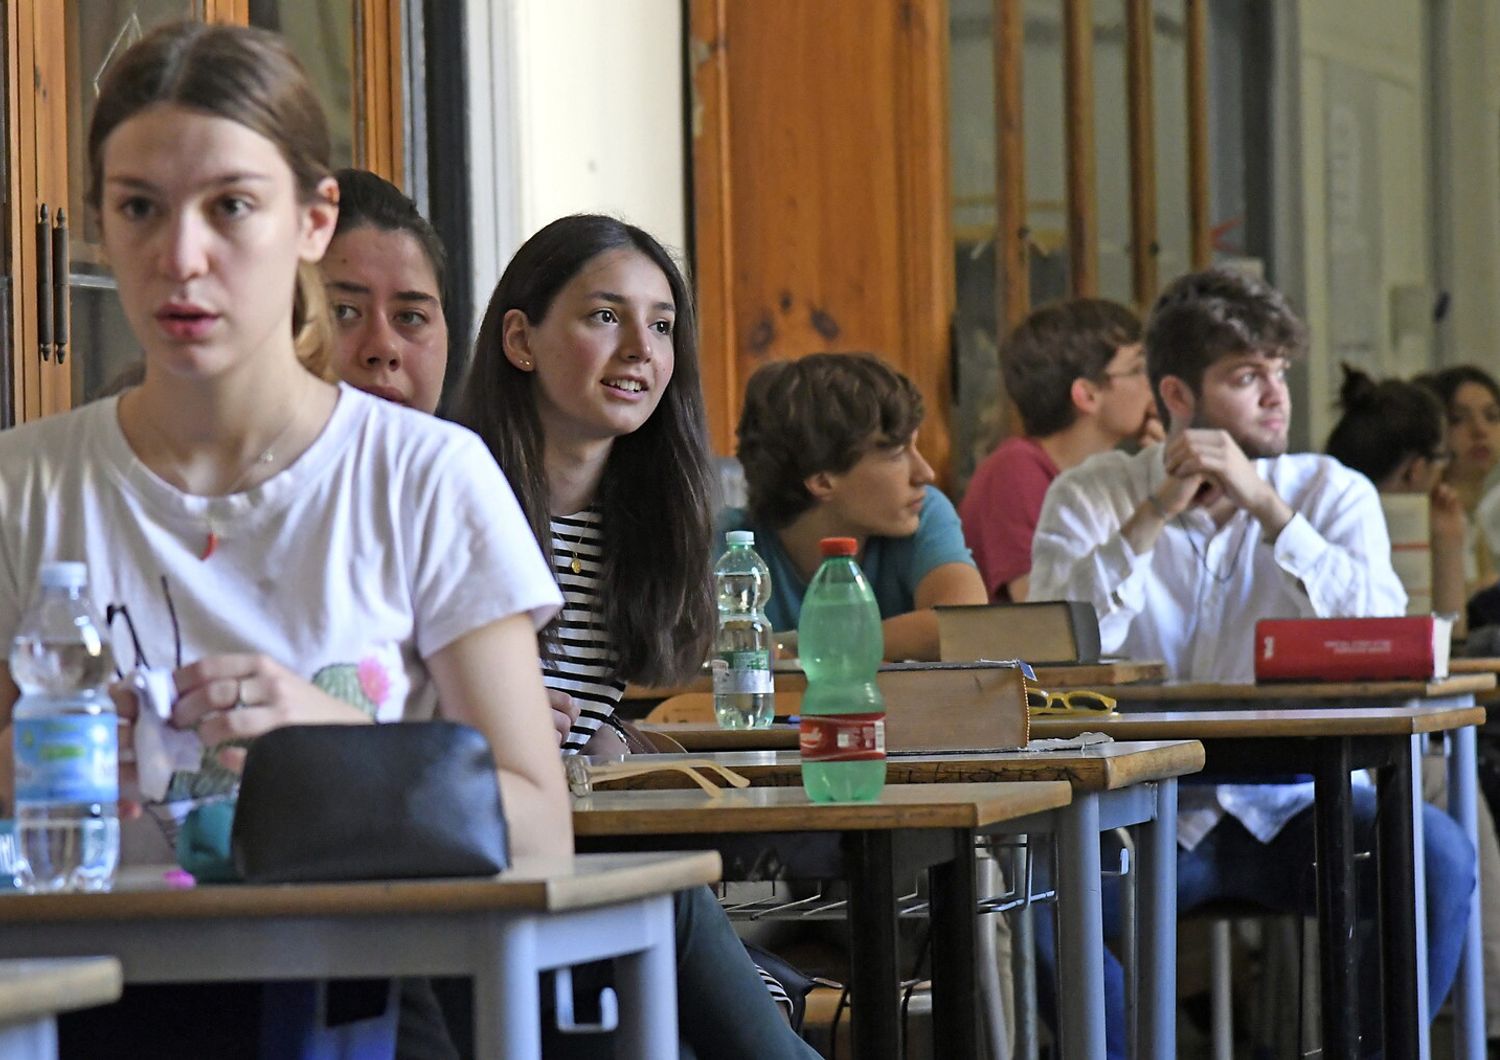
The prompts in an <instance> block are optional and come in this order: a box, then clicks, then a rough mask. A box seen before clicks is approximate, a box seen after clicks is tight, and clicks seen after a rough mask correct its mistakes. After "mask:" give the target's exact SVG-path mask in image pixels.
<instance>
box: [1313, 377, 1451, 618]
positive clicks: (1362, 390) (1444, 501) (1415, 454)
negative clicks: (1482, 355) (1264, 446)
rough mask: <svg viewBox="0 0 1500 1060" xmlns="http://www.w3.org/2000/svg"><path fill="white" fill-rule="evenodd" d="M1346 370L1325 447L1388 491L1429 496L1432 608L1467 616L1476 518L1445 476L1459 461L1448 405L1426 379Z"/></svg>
mask: <svg viewBox="0 0 1500 1060" xmlns="http://www.w3.org/2000/svg"><path fill="white" fill-rule="evenodd" d="M1343 368H1344V382H1343V385H1342V386H1341V387H1340V388H1339V405H1340V406H1341V407H1342V408H1343V410H1344V414H1343V416H1342V417H1340V419H1339V421H1338V423H1337V424H1335V425H1334V428H1333V431H1332V433H1330V434H1329V435H1328V444H1327V445H1326V446H1325V447H1324V448H1325V451H1326V452H1327V453H1328V455H1329V456H1331V457H1333V458H1334V459H1335V460H1337V461H1338V462H1339V463H1341V464H1343V465H1344V466H1345V467H1350V468H1353V469H1354V470H1355V471H1358V472H1360V473H1361V474H1362V475H1364V476H1365V477H1366V478H1368V479H1369V480H1370V481H1371V482H1373V483H1374V484H1375V488H1376V489H1377V490H1378V491H1380V492H1381V493H1382V494H1403V493H1404V494H1425V495H1426V496H1427V497H1428V498H1429V500H1430V515H1429V518H1428V533H1429V538H1430V545H1431V550H1432V583H1431V584H1432V610H1434V611H1436V612H1438V613H1439V614H1448V615H1456V616H1459V619H1460V620H1461V619H1462V615H1463V610H1464V601H1465V599H1466V596H1465V591H1464V559H1465V552H1464V541H1465V535H1466V534H1467V533H1468V523H1469V520H1468V517H1467V516H1466V515H1465V514H1464V509H1463V505H1462V503H1460V501H1459V499H1458V494H1457V493H1456V492H1455V491H1454V489H1453V487H1452V486H1450V485H1448V484H1447V483H1445V482H1443V481H1442V477H1443V471H1444V470H1445V469H1446V468H1447V467H1448V466H1449V465H1450V464H1451V463H1452V461H1453V451H1452V450H1451V449H1449V448H1448V445H1449V437H1450V432H1449V430H1448V427H1447V424H1446V422H1445V413H1444V410H1443V405H1442V402H1440V401H1439V400H1438V398H1437V395H1436V394H1435V393H1433V391H1432V390H1431V389H1430V388H1428V387H1426V386H1423V385H1421V384H1418V383H1408V382H1405V381H1403V380H1400V379H1384V380H1381V381H1380V382H1378V383H1377V382H1376V381H1375V380H1374V379H1371V378H1370V377H1369V376H1368V375H1366V374H1365V373H1364V372H1361V371H1360V370H1359V369H1357V368H1354V367H1352V366H1350V365H1347V364H1346V365H1344V366H1343Z"/></svg>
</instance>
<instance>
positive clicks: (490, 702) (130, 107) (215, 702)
mask: <svg viewBox="0 0 1500 1060" xmlns="http://www.w3.org/2000/svg"><path fill="white" fill-rule="evenodd" d="M88 150H89V173H88V178H89V191H88V195H89V202H90V205H91V206H93V207H94V208H95V209H96V210H97V211H98V216H99V219H100V223H101V227H102V233H103V241H104V246H105V249H106V251H107V253H108V255H109V259H110V262H111V265H112V266H113V268H114V270H115V273H116V275H117V277H118V280H119V293H120V299H121V302H122V304H123V307H124V310H125V316H126V319H127V320H128V321H129V323H130V327H131V330H132V332H133V333H134V335H135V337H136V339H137V341H138V342H139V343H140V345H141V347H142V349H143V351H144V357H145V374H144V380H143V382H142V383H141V384H140V385H139V386H137V387H135V388H133V389H130V390H127V391H126V392H125V393H124V394H123V395H121V396H119V397H117V398H111V399H108V400H104V401H99V402H96V403H94V404H92V405H89V406H85V407H84V408H81V409H78V410H76V411H74V412H71V413H68V414H66V415H64V416H59V417H55V418H52V419H47V420H43V421H41V422H39V423H35V424H29V425H26V426H24V427H21V428H18V429H16V430H14V431H10V432H7V433H6V434H5V435H3V436H0V511H4V512H5V516H6V518H5V519H4V520H3V525H0V640H5V641H7V642H8V639H9V638H10V637H11V635H12V634H13V632H14V629H15V626H16V623H17V621H18V618H19V616H20V614H21V611H22V610H23V608H24V607H25V605H26V602H27V600H28V599H29V597H30V596H31V594H32V590H33V587H34V583H35V579H36V572H37V571H38V569H39V567H40V566H41V564H42V563H43V562H44V561H47V560H55V559H79V560H85V561H87V562H88V564H89V568H90V576H91V588H92V591H93V595H94V598H95V602H96V604H97V605H98V606H99V608H100V610H101V611H102V610H103V607H104V605H105V604H123V605H125V607H126V609H127V611H128V614H129V615H130V618H131V623H132V625H133V626H134V629H135V631H136V633H137V635H138V636H137V637H136V638H135V639H136V640H137V641H138V643H139V649H137V648H136V645H135V644H134V643H132V640H131V639H130V638H126V637H125V636H124V633H123V631H122V630H121V628H120V627H119V626H117V627H116V629H115V632H116V633H117V636H116V637H115V641H114V643H115V647H116V654H117V655H119V656H121V657H122V658H121V660H120V661H121V663H122V665H124V666H125V667H126V668H129V666H131V665H132V663H134V664H137V665H140V664H150V665H154V666H158V667H161V666H168V667H175V668H176V673H175V677H176V687H177V694H178V698H177V700H176V703H175V705H174V707H173V718H172V721H173V723H174V724H176V725H178V726H179V727H193V728H196V729H197V731H198V733H199V734H200V735H201V736H202V738H203V740H204V742H205V744H207V745H210V746H212V745H215V744H218V743H221V742H223V741H228V740H242V739H248V738H252V737H254V736H256V735H259V734H260V733H263V732H265V731H267V730H269V729H272V728H275V727H277V726H280V725H287V724H301V723H313V722H323V723H329V722H344V723H349V724H362V723H369V722H371V721H376V720H379V721H387V720H400V719H420V718H423V717H430V716H432V714H433V712H434V711H435V710H437V709H438V707H437V704H438V703H441V713H442V714H443V715H444V716H445V717H448V718H451V719H454V720H459V721H463V722H467V723H468V724H471V725H473V726H475V727H476V728H478V729H479V730H480V731H482V732H483V733H484V734H485V735H486V736H487V737H488V738H489V741H490V744H491V746H492V748H493V751H494V755H495V759H496V762H497V764H498V766H499V772H500V779H501V787H502V790H503V796H504V801H505V806H506V811H507V818H508V819H509V822H510V838H511V846H512V850H513V852H514V853H516V854H535V853H552V854H566V853H569V852H571V849H572V842H571V839H572V835H571V825H570V818H569V812H568V804H567V797H566V791H565V785H564V782H563V777H562V770H561V768H560V766H559V764H558V762H557V759H556V756H555V754H554V753H552V751H551V748H552V747H553V746H555V741H554V739H553V735H552V731H551V729H550V728H549V725H548V716H549V715H548V711H547V709H546V707H545V704H546V696H545V692H544V690H543V686H542V683H541V679H540V675H539V673H538V655H537V641H536V633H535V631H536V629H537V628H538V627H539V626H541V625H542V624H544V623H546V622H547V621H548V620H550V619H551V618H552V616H553V615H554V614H555V612H556V610H557V608H558V605H559V603H560V600H559V596H558V593H557V590H556V587H555V585H554V584H553V583H552V580H551V578H550V576H549V574H548V572H547V568H546V566H545V565H544V563H543V561H542V558H541V556H540V555H539V553H538V550H537V549H536V548H535V546H534V544H533V542H532V538H531V535H530V532H529V527H528V524H527V523H526V521H525V519H524V516H523V515H522V513H521V511H520V509H519V508H518V506H517V505H516V503H515V499H514V497H513V495H512V493H511V491H510V490H509V488H508V486H507V485H506V483H505V481H504V478H503V477H502V476H501V475H500V474H498V473H497V472H496V470H495V468H494V465H493V462H492V460H491V459H490V458H489V455H488V453H487V452H486V451H485V448H484V447H483V445H482V444H480V442H479V441H478V440H477V439H475V438H474V437H473V435H471V434H470V433H469V432H467V431H463V430H461V429H459V428H456V427H453V426H451V425H448V424H444V423H441V422H439V421H436V420H433V419H432V418H431V417H428V416H424V415H420V414H418V413H415V412H411V411H409V410H404V409H400V408H397V407H395V406H394V405H391V404H388V403H386V402H382V401H378V400H375V399H374V398H371V397H369V396H368V395H365V394H362V393H360V392H358V391H356V390H354V389H352V388H349V387H344V386H339V385H335V384H332V383H330V382H328V381H327V377H326V375H325V373H326V370H327V364H328V359H329V351H330V339H331V333H330V330H329V328H328V325H327V320H326V302H325V300H324V297H323V292H322V285H321V281H320V279H319V277H318V274H317V271H316V268H315V263H316V262H317V260H318V259H319V258H320V257H321V256H322V254H323V252H324V249H325V247H326V246H327V244H328V241H329V237H330V236H331V234H332V232H333V228H334V223H335V218H336V216H337V185H336V184H335V182H334V180H333V177H332V175H331V173H330V169H329V166H328V157H329V139H328V132H327V126H326V123H325V121H324V118H323V114H322V112H321V110H320V108H319V105H318V103H317V100H316V98H315V96H314V94H313V92H312V90H311V87H310V86H309V84H308V82H307V79H306V77H305V75H304V74H303V72H302V70H301V68H300V66H299V65H298V64H297V62H296V60H295V59H293V58H292V56H291V53H290V51H289V50H288V49H287V47H286V46H285V44H284V43H283V42H282V41H281V40H280V39H279V38H278V37H276V36H275V35H273V34H269V33H264V32H261V31H257V30H250V29H244V28H233V27H225V26H208V25H202V24H195V23H180V24H174V25H171V26H167V27H163V28H161V29H158V30H156V31H154V32H153V33H151V34H149V35H148V36H147V37H146V38H145V39H144V40H142V41H141V42H139V43H138V44H136V45H135V46H134V47H132V48H131V49H130V50H129V51H128V52H126V53H125V54H124V55H122V56H121V57H120V58H119V59H118V60H116V62H115V63H114V64H113V65H112V66H111V67H110V69H109V73H108V75H107V77H106V79H105V83H104V85H103V87H102V89H101V94H100V98H99V102H98V105H97V107H96V109H95V113H94V117H93V122H92V125H91V127H90V130H89V141H88ZM133 654H135V655H136V657H135V658H134V659H132V657H131V656H132V655H133ZM496 689H504V690H505V694H504V695H496V694H495V690H496ZM16 695H17V692H16V689H15V686H14V684H13V682H12V681H11V680H10V678H9V675H8V674H3V675H0V718H3V719H5V720H6V721H8V715H9V711H10V708H11V706H12V705H13V703H14V701H15V698H16ZM0 739H5V740H8V739H9V734H8V732H6V733H4V734H0ZM122 739H128V734H122ZM225 759H226V764H229V765H231V766H232V765H234V764H235V763H234V760H233V759H232V758H229V757H228V756H227V755H226V756H225ZM136 831H137V832H139V831H141V829H136ZM129 848H130V844H129V842H127V857H128V855H129ZM144 856H146V857H157V858H160V857H162V856H166V857H170V852H169V851H167V850H166V849H164V848H163V847H162V845H161V844H160V843H158V844H157V849H154V850H146V851H145V852H144Z"/></svg>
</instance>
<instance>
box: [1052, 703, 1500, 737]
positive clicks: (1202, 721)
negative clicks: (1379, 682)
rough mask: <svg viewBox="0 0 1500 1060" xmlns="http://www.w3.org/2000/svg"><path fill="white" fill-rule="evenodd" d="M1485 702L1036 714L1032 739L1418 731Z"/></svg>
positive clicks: (1449, 725) (1453, 723)
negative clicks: (1100, 735)
mask: <svg viewBox="0 0 1500 1060" xmlns="http://www.w3.org/2000/svg"><path fill="white" fill-rule="evenodd" d="M1484 719H1485V709H1484V708H1483V707H1423V706H1415V707H1348V708H1345V707H1328V708H1325V709H1321V710H1308V709H1306V708H1293V709H1290V710H1246V709H1240V710H1177V711H1122V712H1120V713H1117V714H1108V715H1103V716H1100V715H1091V716H1083V715H1077V714H1067V715H1062V714H1050V715H1043V716H1040V717H1033V718H1032V719H1031V736H1032V738H1033V739H1039V740H1040V739H1047V738H1049V737H1063V738H1066V737H1070V736H1077V735H1078V734H1079V733H1081V732H1102V733H1106V734H1107V735H1110V736H1113V737H1114V738H1115V739H1117V740H1214V739H1227V738H1244V737H1261V738H1265V737H1298V736H1415V735H1418V734H1420V733H1425V732H1444V731H1447V730H1449V729H1461V728H1463V727H1465V726H1468V725H1481V724H1483V723H1484Z"/></svg>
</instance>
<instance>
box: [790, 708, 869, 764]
mask: <svg viewBox="0 0 1500 1060" xmlns="http://www.w3.org/2000/svg"><path fill="white" fill-rule="evenodd" d="M799 749H800V750H801V752H802V761H803V763H804V764H805V763H807V762H871V761H878V760H880V759H882V758H884V757H885V715H884V714H804V715H802V726H801V729H800V740H799Z"/></svg>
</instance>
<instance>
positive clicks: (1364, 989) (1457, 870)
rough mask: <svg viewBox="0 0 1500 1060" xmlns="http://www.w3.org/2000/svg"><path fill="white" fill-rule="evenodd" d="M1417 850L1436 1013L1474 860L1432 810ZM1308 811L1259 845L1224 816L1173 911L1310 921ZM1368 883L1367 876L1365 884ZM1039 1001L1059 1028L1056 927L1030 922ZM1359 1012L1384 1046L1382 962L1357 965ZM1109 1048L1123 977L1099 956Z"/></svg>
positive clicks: (1118, 1044) (1113, 900) (1121, 1023)
mask: <svg viewBox="0 0 1500 1060" xmlns="http://www.w3.org/2000/svg"><path fill="white" fill-rule="evenodd" d="M1354 843H1355V848H1356V849H1361V850H1371V849H1374V845H1375V792H1374V791H1372V790H1371V789H1369V788H1355V789H1354ZM1422 844H1423V847H1422V848H1423V851H1424V853H1425V855H1426V863H1427V873H1426V883H1427V991H1428V993H1427V996H1428V998H1429V999H1430V1005H1431V1008H1432V1011H1433V1012H1434V1013H1435V1012H1436V1011H1437V1010H1438V1008H1439V1007H1440V1006H1441V1005H1442V1002H1443V999H1444V998H1446V997H1447V996H1448V990H1449V989H1450V988H1451V987H1452V986H1453V978H1454V976H1455V975H1456V974H1457V973H1458V958H1459V954H1460V953H1461V951H1462V950H1463V941H1464V938H1463V936H1464V929H1465V927H1466V926H1467V925H1468V919H1469V896H1470V895H1472V894H1473V893H1474V884H1475V872H1476V868H1475V856H1474V848H1473V846H1472V845H1471V844H1470V843H1469V840H1468V837H1467V836H1465V835H1464V834H1463V830H1462V829H1461V828H1459V826H1458V823H1457V822H1456V821H1454V820H1453V819H1452V818H1451V817H1449V816H1448V815H1447V814H1445V813H1443V812H1442V811H1441V810H1439V809H1437V807H1435V806H1428V805H1425V804H1424V805H1423V807H1422ZM1313 849H1314V847H1313V811H1312V809H1311V808H1310V807H1309V808H1308V809H1306V810H1303V811H1302V812H1301V813H1299V814H1298V815H1297V816H1296V817H1293V818H1292V819H1291V820H1290V821H1288V822H1287V824H1286V827H1285V828H1283V829H1282V830H1281V831H1280V832H1278V833H1277V834H1276V837H1275V838H1274V839H1272V840H1271V841H1270V842H1269V843H1262V842H1261V841H1260V840H1258V839H1256V838H1255V837H1254V836H1253V835H1251V834H1250V833H1249V832H1247V831H1246V830H1245V826H1244V825H1242V824H1240V822H1239V821H1237V820H1235V819H1234V818H1233V817H1230V816H1228V815H1225V817H1224V819H1223V820H1221V821H1220V822H1219V823H1218V824H1217V825H1215V826H1214V828H1213V830H1212V831H1210V832H1209V833H1208V835H1206V836H1204V837H1203V840H1202V842H1200V843H1199V844H1198V845H1197V846H1196V847H1194V848H1193V849H1192V850H1183V849H1182V848H1181V847H1179V848H1178V849H1177V910H1178V912H1179V913H1187V912H1191V911H1192V910H1194V909H1196V908H1197V907H1199V906H1201V905H1204V904H1206V903H1208V902H1211V901H1217V900H1220V899H1234V900H1238V901H1246V902H1253V903H1255V904H1256V905H1260V906H1264V907H1265V908H1266V909H1268V910H1270V911H1272V912H1277V913H1300V914H1303V915H1312V914H1313V913H1315V912H1316V911H1317V893H1316V889H1315V888H1314V886H1313V867H1312V866H1313ZM1365 876H1369V877H1370V878H1369V880H1368V881H1366V879H1365ZM1373 877H1374V871H1373V861H1371V862H1365V863H1363V866H1362V868H1361V870H1360V871H1359V874H1358V876H1357V878H1358V879H1359V881H1360V886H1361V892H1362V897H1363V896H1364V895H1368V896H1369V897H1368V900H1364V901H1361V903H1360V904H1361V906H1362V907H1363V908H1364V909H1373V908H1374V905H1373V903H1374V896H1375V886H1374V878H1373ZM1119 894H1120V891H1119V881H1118V880H1117V879H1114V878H1108V879H1106V880H1105V881H1104V886H1103V901H1104V937H1105V938H1106V939H1115V938H1117V937H1118V936H1119V933H1120V900H1119ZM1036 942H1037V945H1036V949H1037V998H1038V1003H1039V1004H1040V1006H1041V1009H1042V1012H1043V1014H1044V1016H1046V1017H1048V1019H1049V1022H1051V1023H1052V1025H1053V1026H1054V1027H1055V1026H1056V1016H1055V1014H1056V1012H1057V1007H1056V968H1057V951H1056V939H1055V934H1054V925H1053V918H1052V917H1051V916H1050V915H1039V916H1037V918H1036ZM1359 966H1360V970H1361V972H1360V974H1361V977H1362V981H1361V997H1362V998H1364V999H1367V1000H1368V1002H1369V1003H1365V1004H1362V1005H1361V1006H1360V1018H1361V1022H1362V1023H1363V1024H1364V1026H1363V1028H1362V1029H1363V1032H1364V1037H1365V1041H1367V1042H1377V1041H1379V1038H1380V1033H1379V1028H1380V1008H1379V1001H1378V999H1379V997H1380V987H1379V981H1378V973H1379V967H1378V966H1379V962H1378V961H1376V960H1374V959H1373V958H1371V959H1366V960H1361V961H1360V962H1359ZM1104 1004H1105V1028H1104V1029H1105V1044H1106V1050H1107V1053H1108V1056H1109V1058H1110V1060H1123V1058H1124V1057H1125V1055H1126V1052H1127V1049H1126V1045H1125V975H1124V971H1123V970H1122V969H1121V967H1120V962H1119V961H1118V960H1117V959H1116V958H1115V957H1114V955H1113V954H1111V953H1110V952H1108V951H1107V950H1106V951H1105V954H1104Z"/></svg>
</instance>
